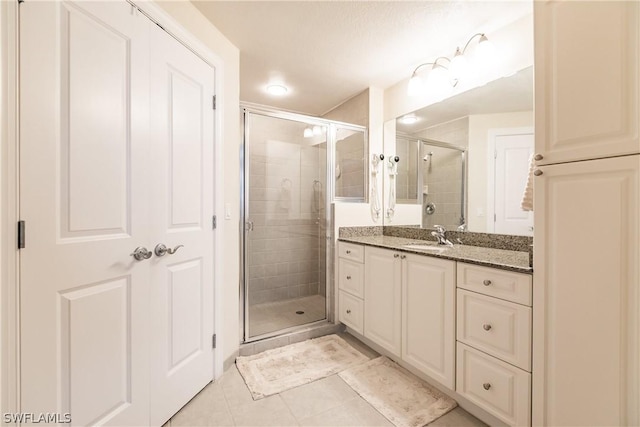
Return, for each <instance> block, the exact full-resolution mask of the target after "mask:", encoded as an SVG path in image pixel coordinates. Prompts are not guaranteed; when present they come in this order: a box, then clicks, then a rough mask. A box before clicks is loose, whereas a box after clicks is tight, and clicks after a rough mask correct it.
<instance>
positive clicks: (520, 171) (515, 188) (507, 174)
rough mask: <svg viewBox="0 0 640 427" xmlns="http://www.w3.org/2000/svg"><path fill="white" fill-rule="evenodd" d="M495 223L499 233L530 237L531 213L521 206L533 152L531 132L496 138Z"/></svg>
mask: <svg viewBox="0 0 640 427" xmlns="http://www.w3.org/2000/svg"><path fill="white" fill-rule="evenodd" d="M494 141H495V159H494V160H495V171H494V172H495V179H494V183H495V191H494V203H495V205H494V213H495V215H494V218H493V219H494V223H493V229H492V231H493V232H494V233H499V234H516V235H521V236H533V212H527V211H523V210H522V208H521V207H520V202H521V201H522V195H523V194H524V189H525V187H526V184H527V177H528V175H529V158H530V157H531V154H532V153H533V133H529V134H526V133H525V134H513V135H509V134H501V135H496V137H495V140H494Z"/></svg>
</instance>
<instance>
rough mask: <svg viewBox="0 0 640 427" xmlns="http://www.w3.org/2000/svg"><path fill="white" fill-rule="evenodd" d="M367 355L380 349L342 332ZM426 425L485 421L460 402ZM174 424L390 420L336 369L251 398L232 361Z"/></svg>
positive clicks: (471, 424)
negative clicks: (283, 389)
mask: <svg viewBox="0 0 640 427" xmlns="http://www.w3.org/2000/svg"><path fill="white" fill-rule="evenodd" d="M340 336H341V337H342V338H344V339H345V340H347V341H348V342H349V343H350V344H351V345H353V346H354V347H355V348H357V349H358V350H360V351H361V352H362V353H363V354H365V355H366V356H367V357H369V358H373V357H377V356H378V354H377V353H376V352H374V351H373V350H371V349H370V348H368V347H367V346H365V345H364V344H362V343H361V342H360V341H358V340H356V339H355V338H353V337H352V336H351V335H348V334H345V333H343V334H340ZM429 425H430V426H440V427H444V426H447V427H452V426H460V427H467V426H468V427H476V426H484V425H485V424H484V423H482V422H481V421H480V420H478V419H477V418H475V417H473V416H472V415H470V414H469V413H468V412H466V411H465V410H463V409H462V408H460V407H457V408H456V409H454V410H453V411H451V412H449V413H448V414H446V415H444V416H443V417H440V418H438V419H437V420H435V421H434V422H433V423H431V424H429ZM178 426H392V424H391V423H390V422H389V421H387V419H386V418H384V417H383V416H382V415H380V413H379V412H378V411H376V410H375V409H374V408H373V407H372V406H371V405H369V404H368V403H367V402H366V401H365V400H363V399H362V398H361V397H360V396H358V394H356V392H355V391H353V390H352V389H351V387H349V386H348V385H347V384H346V383H345V382H344V381H343V380H342V379H341V378H340V377H339V376H338V375H332V376H330V377H327V378H324V379H321V380H318V381H315V382H312V383H310V384H306V385H303V386H300V387H297V388H294V389H291V390H287V391H285V392H282V393H280V394H276V395H273V396H269V397H266V398H264V399H261V400H255V401H254V400H253V399H252V397H251V393H250V392H249V389H248V388H247V386H246V385H245V383H244V380H243V379H242V376H241V375H240V373H239V372H238V370H237V369H236V368H235V366H234V367H232V368H230V369H229V370H227V372H225V373H224V375H223V376H222V378H221V379H220V380H218V381H217V382H215V383H211V384H209V385H208V386H207V387H205V388H204V390H202V391H201V392H200V393H199V394H198V395H197V396H195V397H194V398H193V399H192V400H191V401H190V402H189V403H188V404H187V405H185V406H184V407H183V408H182V409H181V410H180V411H179V412H178V413H177V414H175V415H174V416H173V418H171V420H169V421H168V422H167V423H166V424H165V427H178Z"/></svg>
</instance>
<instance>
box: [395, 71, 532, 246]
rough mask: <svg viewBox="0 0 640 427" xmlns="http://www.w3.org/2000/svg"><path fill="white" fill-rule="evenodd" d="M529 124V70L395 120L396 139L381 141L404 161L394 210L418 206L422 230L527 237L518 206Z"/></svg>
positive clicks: (528, 222)
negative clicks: (442, 228)
mask: <svg viewBox="0 0 640 427" xmlns="http://www.w3.org/2000/svg"><path fill="white" fill-rule="evenodd" d="M407 117H409V120H407ZM533 123H534V122H533V67H527V68H525V69H523V70H521V71H519V72H517V73H515V74H513V75H511V76H508V77H504V78H501V79H498V80H494V81H492V82H489V83H487V84H486V85H484V86H481V87H477V88H474V89H471V90H468V91H466V92H463V93H460V94H458V95H455V96H452V97H450V98H447V99H445V100H443V101H441V102H438V103H435V104H431V105H428V106H427V107H425V108H422V109H419V110H417V111H414V112H412V113H409V114H406V115H403V116H402V117H399V118H397V119H396V120H395V123H393V125H394V127H395V132H394V134H395V136H396V137H395V140H394V141H391V140H388V139H385V142H384V143H385V150H387V144H393V145H395V151H396V152H397V153H398V155H399V156H400V157H401V158H402V159H403V160H404V159H406V161H401V162H400V164H399V167H398V175H397V179H396V188H395V189H396V192H397V203H398V204H413V205H415V204H420V205H421V209H420V214H418V213H417V212H418V210H417V209H416V210H413V211H412V212H415V214H414V216H415V218H414V219H413V220H412V221H411V223H413V224H416V225H417V224H420V225H421V226H423V227H432V226H433V225H434V224H438V225H444V226H445V227H446V228H447V229H449V230H451V229H453V230H455V229H456V228H458V227H459V226H460V225H464V228H465V229H467V230H469V231H474V232H485V233H499V234H514V235H532V234H533V215H532V213H531V212H525V211H523V210H522V209H521V208H520V200H521V196H522V193H523V191H524V187H525V183H526V177H527V173H528V161H529V157H530V155H531V154H532V152H533ZM391 135H392V134H391ZM387 136H390V134H389V133H385V137H387ZM393 145H390V146H393ZM390 151H391V150H387V152H390ZM466 177H468V179H467V178H466ZM386 196H387V195H386V194H385V198H386ZM385 200H386V199H385ZM385 203H386V202H385ZM405 223H407V222H405Z"/></svg>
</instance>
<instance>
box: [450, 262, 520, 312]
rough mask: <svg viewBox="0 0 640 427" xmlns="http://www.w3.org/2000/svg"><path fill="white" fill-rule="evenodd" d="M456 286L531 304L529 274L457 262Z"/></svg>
mask: <svg viewBox="0 0 640 427" xmlns="http://www.w3.org/2000/svg"><path fill="white" fill-rule="evenodd" d="M457 277H458V279H457V280H458V287H459V288H464V289H468V290H470V291H474V292H479V293H481V294H485V295H490V296H492V297H496V298H500V299H504V300H507V301H512V302H517V303H519V304H524V305H528V306H531V275H529V274H523V273H514V272H512V271H505V270H498V269H495V268H490V267H482V266H479V265H471V264H465V263H463V262H459V263H458V274H457Z"/></svg>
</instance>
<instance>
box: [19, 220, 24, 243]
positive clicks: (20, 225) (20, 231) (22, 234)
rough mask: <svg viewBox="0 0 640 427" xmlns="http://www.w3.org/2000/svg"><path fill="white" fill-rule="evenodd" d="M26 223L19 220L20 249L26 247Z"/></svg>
mask: <svg viewBox="0 0 640 427" xmlns="http://www.w3.org/2000/svg"><path fill="white" fill-rule="evenodd" d="M24 233H25V223H24V221H18V249H24V247H25V244H24V242H25V235H24Z"/></svg>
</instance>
